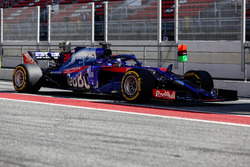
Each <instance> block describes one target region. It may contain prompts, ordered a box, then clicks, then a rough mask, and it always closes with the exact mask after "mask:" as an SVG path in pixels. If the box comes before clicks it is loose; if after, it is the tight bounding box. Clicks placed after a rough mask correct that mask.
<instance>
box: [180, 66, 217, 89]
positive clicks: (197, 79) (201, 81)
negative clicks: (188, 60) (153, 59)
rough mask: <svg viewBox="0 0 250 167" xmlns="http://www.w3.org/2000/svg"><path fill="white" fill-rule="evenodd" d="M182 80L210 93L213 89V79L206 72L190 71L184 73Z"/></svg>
mask: <svg viewBox="0 0 250 167" xmlns="http://www.w3.org/2000/svg"><path fill="white" fill-rule="evenodd" d="M184 79H186V80H189V81H190V82H192V83H194V84H195V85H197V86H199V87H201V88H202V89H204V90H206V91H208V92H211V90H212V89H213V88H214V82H213V78H212V77H211V75H210V74H209V73H208V72H207V71H202V70H197V71H196V70H191V71H188V72H186V73H185V75H184Z"/></svg>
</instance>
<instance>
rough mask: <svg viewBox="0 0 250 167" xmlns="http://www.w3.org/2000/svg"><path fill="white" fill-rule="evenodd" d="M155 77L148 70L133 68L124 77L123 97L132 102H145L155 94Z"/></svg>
mask: <svg viewBox="0 0 250 167" xmlns="http://www.w3.org/2000/svg"><path fill="white" fill-rule="evenodd" d="M154 87H155V79H154V77H153V76H152V74H151V73H150V72H149V71H148V70H144V69H131V70H129V71H127V72H126V73H125V75H124V76H123V78H122V83H121V91H122V95H123V97H124V98H125V99H126V100H127V101H129V102H132V103H144V102H146V101H148V100H149V99H151V97H152V96H153V94H152V90H153V88H154Z"/></svg>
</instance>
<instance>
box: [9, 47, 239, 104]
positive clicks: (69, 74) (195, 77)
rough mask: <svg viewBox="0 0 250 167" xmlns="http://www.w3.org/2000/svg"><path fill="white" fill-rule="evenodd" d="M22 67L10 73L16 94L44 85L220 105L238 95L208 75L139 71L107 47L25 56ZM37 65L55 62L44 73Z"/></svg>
mask: <svg viewBox="0 0 250 167" xmlns="http://www.w3.org/2000/svg"><path fill="white" fill-rule="evenodd" d="M23 58H24V64H20V65H18V66H17V67H16V68H15V70H14V73H13V85H14V88H15V90H16V91H18V92H25V93H35V92H37V91H39V89H40V88H41V87H42V86H46V87H56V88H61V89H68V90H73V91H79V92H84V91H88V92H92V93H105V94H112V93H116V94H117V93H119V94H121V95H122V96H123V97H124V98H125V99H126V100H127V101H129V102H134V103H143V102H146V101H148V100H150V99H151V98H158V99H164V100H189V101H224V100H236V99H237V92H236V91H232V90H222V89H214V84H213V79H212V77H211V76H210V74H209V73H208V72H206V71H201V70H198V71H195V70H192V71H188V72H187V73H185V75H183V76H182V75H177V74H175V73H173V72H172V65H170V66H169V67H168V68H154V67H143V66H142V63H141V62H139V61H138V60H137V59H136V57H135V56H134V55H124V54H122V55H112V51H111V50H110V48H109V45H108V44H105V43H103V44H102V47H100V48H93V47H76V48H75V49H73V50H71V51H69V52H61V53H55V52H47V53H46V52H27V53H25V54H23ZM40 60H46V61H53V62H54V64H53V66H48V67H46V68H44V67H41V66H40V65H39V63H38V62H39V61H40Z"/></svg>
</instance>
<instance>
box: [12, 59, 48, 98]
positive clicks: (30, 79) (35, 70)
mask: <svg viewBox="0 0 250 167" xmlns="http://www.w3.org/2000/svg"><path fill="white" fill-rule="evenodd" d="M42 76H43V73H42V70H41V69H40V67H39V66H38V65H36V64H20V65H18V66H17V67H16V68H15V70H14V72H13V77H12V82H13V86H14V88H15V90H16V91H17V92H20V93H36V92H38V91H39V89H40V88H41V78H42Z"/></svg>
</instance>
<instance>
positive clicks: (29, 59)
mask: <svg viewBox="0 0 250 167" xmlns="http://www.w3.org/2000/svg"><path fill="white" fill-rule="evenodd" d="M23 62H24V64H37V63H36V62H35V61H34V60H33V59H32V57H31V56H30V55H29V54H28V53H24V54H23Z"/></svg>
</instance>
